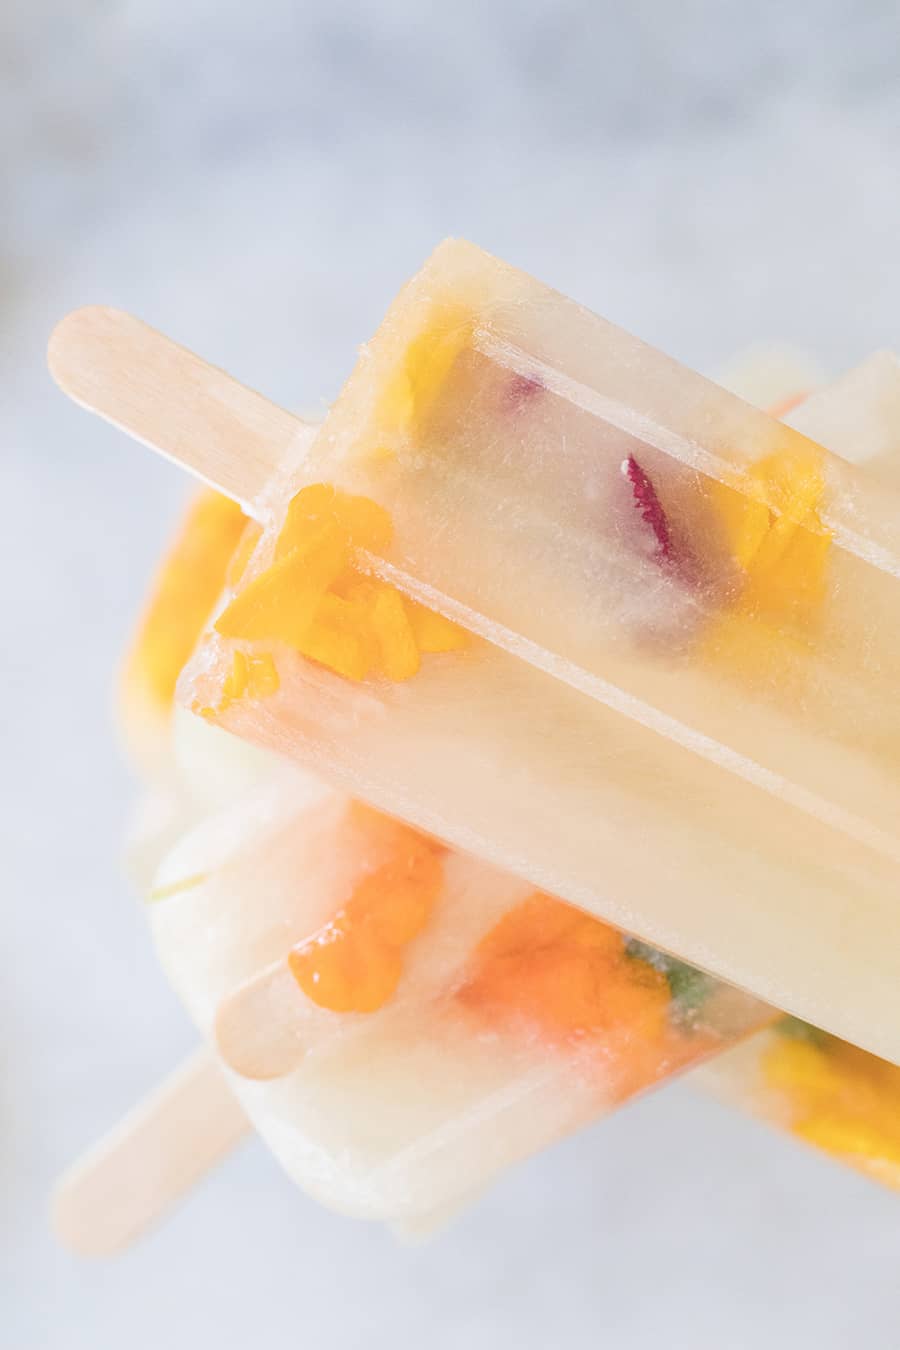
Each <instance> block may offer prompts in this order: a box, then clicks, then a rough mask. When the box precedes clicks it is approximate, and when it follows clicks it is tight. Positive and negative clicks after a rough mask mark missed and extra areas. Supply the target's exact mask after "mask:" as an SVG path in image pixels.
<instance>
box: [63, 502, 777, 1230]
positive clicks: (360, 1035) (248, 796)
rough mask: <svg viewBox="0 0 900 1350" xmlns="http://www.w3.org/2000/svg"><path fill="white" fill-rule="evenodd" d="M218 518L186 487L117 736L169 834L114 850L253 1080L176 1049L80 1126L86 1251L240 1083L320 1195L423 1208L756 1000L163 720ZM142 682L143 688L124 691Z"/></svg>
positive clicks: (700, 1042) (723, 1026)
mask: <svg viewBox="0 0 900 1350" xmlns="http://www.w3.org/2000/svg"><path fill="white" fill-rule="evenodd" d="M235 533H236V532H235V531H233V529H232V521H231V518H230V515H229V513H228V512H227V511H226V510H225V509H224V508H223V507H222V505H221V503H216V502H214V501H213V500H211V499H210V494H209V493H206V492H205V493H202V494H200V496H199V498H198V499H197V501H195V503H194V504H193V505H192V508H191V510H190V511H189V513H188V516H187V518H186V520H185V522H184V525H183V527H182V529H181V530H180V532H179V535H178V537H177V538H176V541H175V543H174V545H173V547H172V548H171V549H170V550H169V554H168V556H167V559H166V561H165V564H164V566H163V568H162V570H161V574H160V578H159V580H158V582H157V584H156V585H155V587H154V591H153V594H152V596H151V599H150V601H149V603H148V605H147V606H146V609H145V614H144V618H143V620H142V622H141V624H140V626H139V631H138V636H137V640H136V641H135V643H134V645H133V648H132V651H131V654H130V657H129V660H128V662H127V666H126V676H125V680H124V695H125V696H124V697H123V699H122V708H123V713H124V718H123V721H124V723H125V726H124V730H125V732H126V736H125V740H126V743H127V744H128V745H129V746H131V747H135V746H136V747H139V749H140V748H142V747H143V746H144V745H145V744H146V743H147V742H148V739H150V738H149V737H148V735H147V734H145V733H146V731H148V730H149V729H151V728H152V730H153V731H154V733H155V735H154V738H153V744H154V749H155V753H154V754H153V756H152V757H149V758H148V757H147V756H146V755H145V754H143V753H141V754H140V755H139V760H138V762H139V763H140V764H142V765H143V767H144V771H145V774H146V776H147V777H148V779H149V781H150V782H152V783H153V784H154V788H153V797H154V799H156V798H158V797H162V798H163V799H167V800H168V803H169V808H170V809H169V812H168V816H169V818H170V820H171V834H170V836H169V837H166V836H161V835H159V834H158V833H157V834H156V835H153V834H151V835H150V836H149V837H148V836H147V835H146V833H144V834H143V835H142V837H141V840H140V866H136V865H135V863H134V861H133V860H132V864H131V867H130V871H131V872H132V874H133V875H135V876H137V877H138V878H141V877H144V878H146V877H147V875H148V873H149V872H151V871H155V872H156V874H157V875H156V877H155V880H154V881H153V882H149V881H145V883H144V889H145V890H146V891H147V892H148V898H149V909H148V913H149V916H150V919H151V925H152V927H153V930H154V932H155V935H156V938H157V942H158V945H159V949H160V954H161V956H162V959H163V962H164V964H165V966H166V968H167V970H168V971H169V974H170V976H171V978H172V980H173V983H174V984H175V986H176V988H177V989H178V991H179V993H180V994H181V995H182V997H183V999H184V1001H185V1003H186V1004H187V1006H188V1007H189V1009H190V1010H191V1012H192V1013H193V1015H194V1017H195V1019H196V1021H197V1023H198V1025H199V1027H200V1028H201V1030H203V1031H204V1032H205V1033H207V1034H210V1033H211V1032H212V1031H213V1029H214V1024H216V1025H215V1031H216V1034H215V1036H214V1038H213V1039H214V1041H216V1042H217V1043H218V1047H219V1049H220V1052H221V1057H222V1058H223V1059H224V1061H225V1062H226V1064H230V1065H231V1066H232V1067H234V1068H236V1069H239V1070H240V1071H241V1075H242V1077H243V1078H245V1079H256V1080H263V1081H261V1082H260V1083H259V1084H258V1085H257V1083H256V1082H249V1081H242V1080H241V1078H240V1077H237V1076H235V1075H234V1074H232V1075H229V1076H228V1078H227V1079H225V1078H223V1077H222V1076H221V1074H220V1073H219V1072H218V1071H217V1070H216V1067H215V1064H214V1062H213V1061H212V1060H211V1059H209V1058H208V1057H203V1056H201V1055H198V1056H195V1057H194V1059H193V1060H192V1061H190V1062H189V1063H188V1064H187V1065H186V1066H184V1068H183V1069H182V1070H181V1071H180V1072H179V1073H178V1074H176V1075H174V1076H173V1078H172V1080H171V1081H170V1082H169V1083H167V1084H166V1085H164V1087H163V1088H162V1089H161V1090H160V1091H159V1092H158V1093H157V1094H156V1095H155V1096H154V1097H153V1098H151V1099H150V1101H149V1102H148V1103H146V1104H145V1105H144V1106H142V1107H141V1108H140V1109H139V1111H138V1112H137V1113H136V1114H135V1115H134V1116H133V1117H131V1118H129V1119H128V1120H127V1121H126V1122H123V1125H122V1126H120V1127H119V1128H118V1129H117V1130H116V1131H114V1132H113V1134H112V1135H111V1136H110V1137H109V1138H108V1139H107V1140H105V1141H103V1142H102V1143H101V1145H100V1146H98V1148H97V1149H95V1150H92V1152H91V1153H90V1154H89V1155H88V1157H87V1159H86V1160H85V1161H84V1162H83V1163H82V1164H80V1165H79V1166H77V1167H76V1168H75V1169H74V1170H73V1172H72V1173H70V1174H69V1175H68V1176H67V1177H66V1178H65V1179H64V1181H63V1183H62V1184H61V1188H60V1192H59V1195H58V1198H57V1202H56V1207H55V1208H56V1224H57V1229H58V1231H59V1232H60V1233H61V1235H62V1236H64V1237H65V1239H66V1241H67V1242H68V1243H69V1244H70V1245H72V1246H74V1247H76V1248H77V1249H78V1250H80V1251H84V1252H91V1253H103V1252H107V1251H110V1250H114V1249H115V1248H116V1247H118V1246H120V1245H121V1244H122V1243H123V1242H125V1241H127V1240H130V1239H131V1238H132V1237H134V1236H136V1235H137V1234H138V1233H139V1232H140V1231H141V1230H142V1229H143V1227H145V1226H146V1224H147V1223H148V1222H150V1221H151V1220H153V1219H154V1218H156V1217H157V1216H158V1215H159V1213H160V1212H161V1211H162V1210H163V1209H164V1208H165V1206H166V1205H167V1204H170V1203H173V1202H174V1201H175V1200H176V1199H178V1198H179V1195H180V1192H181V1189H182V1188H183V1187H185V1186H187V1185H188V1184H189V1182H190V1181H191V1180H192V1179H193V1177H194V1176H195V1175H199V1174H200V1173H201V1172H202V1171H203V1170H205V1167H206V1166H208V1165H210V1164H211V1163H212V1162H213V1161H215V1160H216V1159H217V1158H218V1157H219V1156H221V1153H222V1151H223V1148H224V1143H223V1140H234V1139H237V1138H239V1137H241V1136H242V1135H243V1133H244V1131H245V1130H246V1128H247V1126H246V1116H245V1114H244V1111H243V1108H242V1107H241V1106H240V1105H239V1104H238V1099H240V1100H241V1101H242V1102H243V1103H244V1105H245V1106H246V1107H247V1110H248V1111H249V1113H250V1115H251V1117H252V1119H253V1121H254V1123H255V1124H256V1125H257V1127H258V1128H259V1130H260V1132H261V1133H262V1134H263V1136H264V1137H265V1138H267V1139H269V1140H270V1142H271V1143H272V1145H273V1147H274V1148H275V1149H276V1151H277V1152H278V1153H279V1156H280V1157H281V1158H282V1159H283V1161H284V1163H285V1166H286V1167H287V1169H288V1171H289V1172H290V1174H291V1175H292V1176H293V1177H294V1178H295V1179H296V1180H298V1181H299V1182H300V1183H301V1184H302V1185H304V1186H305V1187H306V1188H307V1189H311V1190H312V1191H313V1192H314V1193H315V1194H317V1195H318V1196H319V1197H320V1198H321V1199H322V1200H323V1201H325V1202H326V1203H330V1204H333V1205H336V1206H337V1207H338V1208H343V1209H345V1210H348V1211H349V1212H352V1213H355V1214H359V1215H365V1216H368V1217H370V1218H380V1219H382V1220H384V1221H386V1222H389V1223H391V1224H392V1225H393V1226H395V1227H397V1228H402V1229H403V1230H404V1231H412V1230H415V1231H416V1232H421V1231H423V1229H427V1228H429V1227H431V1226H433V1225H434V1223H435V1221H436V1220H438V1219H439V1218H441V1217H443V1216H445V1215H446V1213H447V1212H448V1211H451V1210H453V1209H454V1208H458V1206H459V1205H460V1204H461V1203H462V1201H463V1199H464V1198H465V1197H466V1196H468V1195H470V1194H471V1193H472V1192H473V1191H474V1190H476V1189H478V1188H480V1187H482V1186H483V1185H484V1184H486V1182H487V1181H488V1180H490V1179H491V1177H492V1176H493V1175H494V1174H495V1173H496V1172H497V1171H498V1170H499V1169H500V1168H502V1167H505V1166H508V1165H509V1164H510V1163H512V1162H513V1161H514V1160H515V1159H516V1158H517V1157H521V1156H523V1155H524V1154H525V1153H528V1152H533V1151H534V1150H536V1149H538V1148H540V1147H543V1146H545V1145H546V1144H548V1143H550V1142H552V1141H553V1140H554V1139H555V1138H558V1137H559V1135H560V1134H562V1133H565V1132H566V1131H568V1130H571V1129H572V1128H575V1127H576V1126H577V1125H579V1124H581V1123H583V1122H585V1121H586V1120H590V1119H595V1118H596V1117H597V1116H599V1115H601V1114H604V1113H605V1112H607V1111H609V1110H610V1109H612V1108H613V1107H615V1106H617V1105H618V1104H620V1103H621V1102H622V1101H624V1100H627V1099H629V1098H630V1097H632V1096H633V1095H635V1094H636V1093H637V1092H640V1091H643V1090H645V1089H646V1088H648V1087H650V1086H652V1085H653V1084H654V1083H657V1082H659V1081H661V1080H662V1079H663V1078H665V1077H667V1076H670V1075H672V1074H674V1073H675V1072H677V1071H679V1070H680V1069H682V1068H684V1067H686V1066H688V1065H690V1064H693V1063H696V1062H698V1061H699V1060H700V1059H701V1058H703V1057H704V1056H705V1055H708V1054H711V1053H714V1052H716V1051H718V1050H720V1049H721V1048H722V1047H723V1046H725V1045H729V1044H732V1043H733V1042H734V1040H735V1038H737V1037H739V1036H740V1035H744V1034H746V1033H747V1031H748V1030H750V1029H753V1028H755V1027H757V1026H759V1025H762V1024H764V1023H766V1022H768V1021H770V1020H771V1018H772V1014H771V1012H770V1011H769V1010H768V1009H765V1008H761V1007H760V1006H759V1005H757V1004H756V1003H755V1002H754V1000H752V999H749V998H747V997H746V996H744V995H738V994H735V993H734V991H729V990H724V989H717V988H716V986H715V983H714V982H713V981H711V980H709V979H708V978H707V977H705V976H702V975H700V974H699V972H696V971H690V970H689V969H688V968H687V967H683V966H681V965H680V964H679V963H677V962H672V961H668V960H665V959H663V958H662V957H661V956H660V955H659V954H658V953H654V952H651V951H649V949H645V948H643V947H642V946H641V945H640V944H636V943H629V942H628V940H627V939H625V938H623V937H621V936H620V935H619V934H617V933H615V932H614V931H613V930H611V929H609V928H608V927H607V926H606V925H603V924H602V923H600V922H598V921H597V920H594V919H591V918H588V917H587V916H584V915H582V914H580V913H579V912H578V911H576V910H573V909H571V908H570V907H569V906H567V905H564V904H562V903H560V902H557V901H553V900H551V899H550V898H549V897H546V896H541V895H537V894H535V893H534V891H533V888H531V887H530V886H529V885H527V884H526V883H523V882H521V881H518V880H517V879H515V878H510V877H502V876H500V875H499V874H497V873H496V872H495V870H494V869H492V868H489V867H486V866H485V865H484V864H483V863H480V862H478V861H477V860H475V859H471V858H464V857H460V856H457V857H451V856H450V855H449V854H447V853H446V851H445V850H442V849H440V848H439V847H438V846H436V845H435V844H434V842H433V841H429V840H426V839H424V838H422V837H421V836H419V835H417V834H415V833H414V832H413V831H411V830H409V829H408V828H407V827H404V826H401V825H399V824H397V823H396V822H392V821H389V820H386V819H384V818H380V817H378V816H377V815H375V814H374V813H372V812H371V811H368V810H367V809H363V808H360V807H357V806H355V805H353V804H352V803H348V802H346V801H345V800H342V799H341V798H339V797H338V796H337V795H336V794H334V793H332V792H329V791H328V790H327V789H325V788H324V787H322V786H321V785H318V784H316V783H315V782H314V781H313V780H311V779H309V778H308V777H306V776H305V775H303V774H301V773H300V772H299V771H297V770H293V769H288V770H285V768H284V766H283V762H282V761H281V760H280V759H279V758H278V757H275V756H272V755H268V754H266V753H265V752H262V751H254V750H252V748H250V747H246V746H244V745H243V744H242V743H241V742H239V741H235V740H234V738H232V737H230V736H228V735H227V734H226V733H224V732H222V731H220V730H218V729H217V728H215V727H210V726H208V725H207V724H206V723H205V722H203V721H202V720H200V719H198V718H195V717H192V716H191V715H190V714H185V713H183V712H181V713H178V712H176V713H175V716H174V718H173V715H172V714H173V710H172V707H171V690H172V688H173V687H174V674H175V672H174V671H173V670H172V655H173V653H175V660H177V659H181V653H180V651H177V650H176V648H177V642H176V639H177V640H179V641H181V642H183V641H184V640H185V636H186V634H187V632H188V630H189V627H190V624H191V622H192V616H193V622H194V625H195V629H196V632H195V636H196V635H197V634H198V633H199V629H200V625H201V624H202V620H203V617H204V615H203V612H202V611H203V605H202V604H201V603H200V600H201V596H192V595H191V594H189V592H190V591H191V589H192V577H193V575H194V572H195V570H196V572H197V574H198V576H199V578H200V581H201V588H200V589H201V592H202V589H203V586H204V585H205V584H206V582H207V579H208V578H209V576H210V575H211V574H212V573H213V571H217V572H218V574H219V575H220V576H221V577H223V578H224V576H225V575H226V573H227V572H228V571H232V570H233V569H234V568H235V567H239V566H240V565H241V556H240V555H241V553H243V552H245V551H246V550H245V549H243V548H242V547H241V545H240V544H239V545H238V557H237V558H236V559H235V560H233V561H229V557H228V555H229V552H230V550H232V549H233V548H234V535H235ZM201 553H202V555H203V556H202V557H201V556H199V555H200V554H201ZM186 592H188V594H185V593H186ZM151 686H152V687H153V688H155V689H156V690H158V691H160V692H159V694H158V696H157V697H156V698H154V699H152V700H151V699H148V698H146V697H142V696H140V695H141V694H142V692H143V691H145V690H146V689H147V688H148V687H151ZM166 690H168V691H170V692H169V703H168V706H167V703H166V693H165V691H166ZM141 723H145V724H146V726H145V727H144V728H143V730H142V727H141ZM163 747H166V751H165V754H163V753H162V748H163ZM166 760H168V763H167V762H166ZM164 814H165V813H164ZM143 815H144V816H146V812H144V813H143ZM173 840H175V841H177V842H175V844H174V846H173ZM133 851H134V844H133V843H132V846H131V852H132V853H133ZM160 860H161V861H160ZM217 1014H218V1016H217ZM373 1066H375V1067H377V1070H378V1072H377V1073H374V1076H373ZM288 1075H290V1078H288ZM275 1079H280V1080H282V1081H280V1082H273V1081H272V1080H275ZM270 1085H271V1086H270ZM211 1117H214V1118H215V1121H216V1125H217V1128H216V1130H215V1131H209V1130H207V1129H206V1127H205V1125H204V1124H203V1122H204V1121H205V1120H207V1119H209V1118H211ZM352 1122H356V1125H355V1129H354V1128H351V1123H352ZM373 1131H374V1133H373ZM154 1141H155V1149H154Z"/></svg>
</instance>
